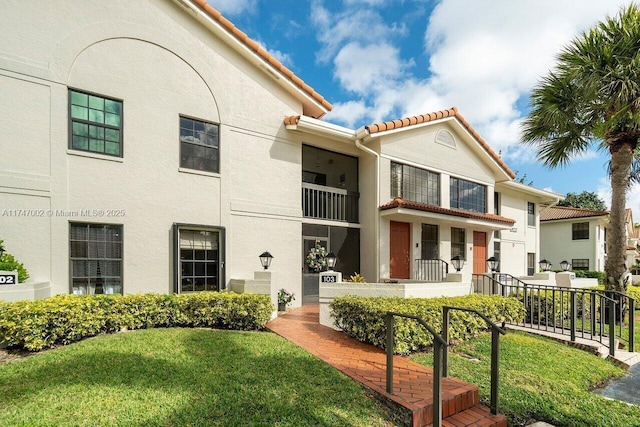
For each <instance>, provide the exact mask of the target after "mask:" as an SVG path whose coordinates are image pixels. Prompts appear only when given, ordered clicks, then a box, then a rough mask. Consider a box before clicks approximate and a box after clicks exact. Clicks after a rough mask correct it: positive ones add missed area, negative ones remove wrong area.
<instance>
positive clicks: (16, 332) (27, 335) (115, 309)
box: [0, 292, 274, 351]
mask: <svg viewBox="0 0 640 427" xmlns="http://www.w3.org/2000/svg"><path fill="white" fill-rule="evenodd" d="M273 309H274V307H273V304H272V303H271V299H270V298H269V296H268V295H253V294H235V293H232V292H225V293H218V292H201V293H194V294H181V295H174V294H172V295H158V294H144V295H59V296H56V297H52V298H47V299H43V300H38V301H18V302H13V303H3V302H0V343H1V342H5V343H6V344H7V345H8V346H11V347H21V348H25V349H27V350H30V351H39V350H42V349H44V348H49V347H52V346H54V345H56V344H69V343H72V342H75V341H79V340H81V339H83V338H86V337H91V336H95V335H99V334H102V333H110V332H118V331H121V330H127V329H143V328H153V327H214V328H221V329H238V330H257V329H262V328H263V327H264V325H265V324H266V323H267V321H269V319H270V318H271V313H272V311H273Z"/></svg>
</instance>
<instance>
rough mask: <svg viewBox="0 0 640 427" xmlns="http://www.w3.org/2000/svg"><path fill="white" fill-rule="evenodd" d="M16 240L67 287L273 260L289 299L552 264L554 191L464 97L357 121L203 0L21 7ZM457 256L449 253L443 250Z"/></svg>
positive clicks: (10, 163)
mask: <svg viewBox="0 0 640 427" xmlns="http://www.w3.org/2000/svg"><path fill="white" fill-rule="evenodd" d="M0 24H1V25H0V37H1V39H2V40H4V41H5V42H4V43H2V45H1V46H0V93H2V97H0V115H1V117H3V120H1V121H0V145H1V147H2V152H3V156H2V157H0V211H1V212H0V215H1V217H0V238H2V239H4V241H5V246H6V248H7V250H8V251H9V252H11V253H13V254H14V255H15V256H16V257H17V258H18V259H19V260H20V261H21V262H23V263H24V264H25V266H26V267H27V269H28V270H29V273H30V274H31V278H30V279H29V281H30V282H33V283H36V282H37V283H48V284H49V286H50V289H51V294H58V293H70V292H89V293H91V292H95V293H101V292H124V293H138V292H158V293H168V292H192V291H200V290H222V289H226V288H227V287H228V283H229V281H230V280H231V279H245V278H251V277H253V273H254V272H255V271H256V270H259V269H260V268H261V267H260V264H259V261H258V255H259V254H261V253H262V252H263V251H265V250H268V251H269V252H270V253H271V254H273V255H274V260H273V263H272V266H271V269H270V271H272V274H273V276H272V284H271V287H272V295H273V294H274V293H275V292H276V291H277V289H279V288H281V287H284V288H287V289H289V290H291V291H293V292H295V293H296V294H297V295H298V296H302V298H300V297H299V298H297V299H296V301H295V304H300V303H313V302H315V301H317V274H316V272H314V271H313V270H312V269H311V268H310V266H309V263H308V262H307V261H306V258H307V255H308V253H309V250H310V249H311V248H312V247H315V245H316V243H317V244H318V245H319V246H322V247H323V248H325V249H326V250H327V251H332V252H334V253H335V254H336V255H337V257H338V264H337V269H338V270H341V271H343V272H344V273H345V275H349V274H352V273H353V272H356V271H357V272H359V273H361V274H363V275H364V276H365V277H366V278H367V279H368V280H369V281H382V280H384V279H398V280H401V279H406V280H430V279H433V278H434V277H435V276H432V275H437V274H438V273H436V272H435V271H437V270H438V269H442V268H445V267H446V263H448V262H449V260H450V259H451V258H452V257H453V256H455V255H460V256H462V257H464V258H465V259H466V264H465V266H464V268H463V269H462V274H463V277H464V278H465V280H468V281H471V275H472V274H473V273H479V272H484V271H486V262H485V261H486V258H488V257H490V256H494V255H495V256H496V257H498V258H499V259H500V260H501V268H500V269H501V271H503V272H508V273H511V274H513V275H515V276H519V275H524V274H526V273H527V270H528V269H533V268H535V266H536V265H537V262H538V260H539V259H540V256H539V255H540V249H539V248H540V233H539V212H538V209H537V206H538V205H539V204H540V203H554V202H556V201H557V200H558V195H556V194H553V193H549V192H546V191H542V190H537V189H534V188H532V187H529V186H525V185H522V184H518V183H516V182H514V178H515V175H514V173H513V172H512V171H511V170H510V169H509V167H508V166H507V165H506V164H505V163H504V162H503V161H502V160H501V159H500V157H499V156H498V155H497V154H496V153H495V152H494V151H493V150H492V149H491V148H490V146H489V144H488V143H487V142H486V141H484V140H483V139H482V137H481V136H480V135H478V134H477V132H475V131H474V130H473V128H472V127H471V125H470V124H469V123H468V122H467V121H466V120H465V119H464V118H463V117H462V116H461V115H460V113H459V112H458V111H457V110H456V109H455V108H453V109H449V110H443V111H440V112H436V113H432V114H425V115H422V116H416V117H411V118H406V119H402V120H395V121H391V122H386V123H378V124H372V125H370V126H365V127H362V128H360V129H348V128H344V127H340V126H336V125H333V124H331V123H327V122H324V121H322V120H320V119H321V118H322V116H324V115H325V114H326V113H327V112H328V111H329V110H330V109H331V104H330V103H328V102H327V101H326V100H324V98H323V97H322V96H321V95H319V94H318V93H316V92H315V91H314V90H313V89H312V88H311V87H309V86H308V85H307V84H305V83H304V82H303V81H302V80H301V79H300V78H298V77H297V76H295V75H294V74H293V73H292V72H291V71H290V70H288V69H287V68H286V67H284V66H283V65H282V64H281V63H280V62H278V61H277V60H276V59H275V58H273V57H272V56H270V55H269V54H268V53H267V52H266V51H265V50H264V49H262V48H261V47H260V46H259V45H258V44H257V43H255V42H254V41H252V40H250V39H249V38H248V37H247V36H246V35H245V34H244V33H242V32H241V31H239V30H238V29H237V28H235V27H233V25H232V24H231V23H229V21H227V20H226V19H224V18H222V17H221V15H220V14H219V13H218V12H217V11H215V10H214V9H213V8H211V7H210V6H208V5H207V4H206V2H205V1H204V0H175V1H172V0H135V1H134V0H113V1H110V2H102V1H69V2H57V1H56V2H54V1H47V2H8V3H7V4H4V5H3V11H2V14H1V15H0ZM433 260H441V261H433Z"/></svg>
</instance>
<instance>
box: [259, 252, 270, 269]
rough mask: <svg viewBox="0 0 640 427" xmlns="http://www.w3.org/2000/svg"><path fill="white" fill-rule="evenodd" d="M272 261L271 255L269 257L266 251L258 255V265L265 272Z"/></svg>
mask: <svg viewBox="0 0 640 427" xmlns="http://www.w3.org/2000/svg"><path fill="white" fill-rule="evenodd" d="M272 259H273V255H271V254H270V253H269V252H268V251H264V252H262V254H260V264H262V266H263V267H264V269H265V270H268V269H269V266H270V265H271V260H272Z"/></svg>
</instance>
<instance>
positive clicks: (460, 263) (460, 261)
mask: <svg viewBox="0 0 640 427" xmlns="http://www.w3.org/2000/svg"><path fill="white" fill-rule="evenodd" d="M451 265H453V268H455V269H456V271H460V270H462V267H464V258H462V257H461V256H460V255H456V256H454V257H453V258H451Z"/></svg>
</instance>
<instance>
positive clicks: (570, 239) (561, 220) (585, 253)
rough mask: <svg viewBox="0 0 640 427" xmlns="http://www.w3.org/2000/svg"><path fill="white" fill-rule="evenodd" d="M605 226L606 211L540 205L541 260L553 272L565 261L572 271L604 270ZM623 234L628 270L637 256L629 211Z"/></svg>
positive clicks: (607, 223)
mask: <svg viewBox="0 0 640 427" xmlns="http://www.w3.org/2000/svg"><path fill="white" fill-rule="evenodd" d="M608 226H609V211H594V210H590V209H579V208H573V207H566V206H541V214H540V238H541V242H542V243H541V245H540V250H541V252H540V253H541V257H542V258H544V259H547V260H548V261H549V262H551V263H552V264H553V265H554V266H555V267H554V268H556V269H558V268H560V267H559V265H560V262H562V261H565V260H566V261H567V262H569V263H570V264H571V268H572V270H594V271H604V267H605V262H606V260H607V227H608ZM625 231H626V235H627V250H626V265H627V268H631V267H632V266H633V265H634V264H635V262H636V258H637V256H638V250H637V246H638V230H637V229H636V228H635V227H634V223H633V212H632V211H631V209H626V211H625Z"/></svg>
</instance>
